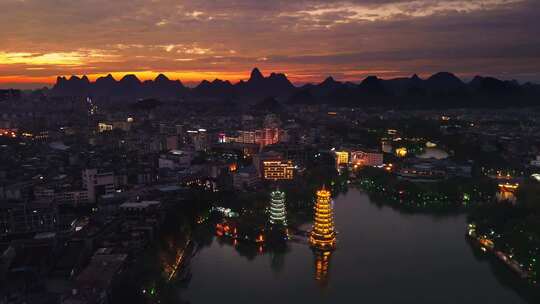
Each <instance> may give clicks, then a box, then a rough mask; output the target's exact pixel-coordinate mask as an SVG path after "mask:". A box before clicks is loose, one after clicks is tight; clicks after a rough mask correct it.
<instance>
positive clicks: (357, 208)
mask: <svg viewBox="0 0 540 304" xmlns="http://www.w3.org/2000/svg"><path fill="white" fill-rule="evenodd" d="M334 211H335V223H336V227H337V230H338V233H339V234H338V245H337V249H336V250H335V251H334V252H332V253H330V254H327V255H322V254H318V262H319V263H316V262H317V260H316V255H315V253H314V252H313V251H312V250H311V249H310V248H309V246H307V245H306V244H303V243H301V242H291V243H289V247H290V248H289V250H288V252H286V253H285V254H279V255H273V254H270V253H265V254H260V255H257V256H255V257H254V258H250V259H248V258H246V257H245V256H241V255H240V254H239V253H238V251H237V250H235V248H234V247H233V246H231V245H229V244H225V243H223V242H218V241H217V240H216V239H214V241H213V242H212V244H211V245H210V246H208V247H204V248H202V249H201V251H200V252H199V253H198V254H197V255H196V256H195V257H194V258H193V259H192V260H191V273H192V278H191V281H190V282H189V285H188V287H187V288H186V289H182V291H181V293H182V298H184V299H185V300H188V301H189V302H191V303H415V304H418V303H475V304H476V303H508V304H510V303H526V301H525V300H524V299H522V298H521V297H519V296H518V294H517V293H516V292H515V291H514V290H512V289H510V288H508V287H506V286H505V285H503V284H502V283H501V282H499V281H498V280H497V278H496V277H495V275H494V272H493V270H492V267H490V265H489V263H487V261H486V260H483V261H481V260H479V259H477V258H476V257H475V256H474V254H473V250H472V248H471V246H470V245H469V243H468V242H467V240H466V238H465V227H466V219H465V215H454V216H448V217H441V216H431V215H425V214H423V215H411V214H405V213H401V212H399V211H397V210H395V209H392V208H390V207H379V206H377V205H376V204H374V203H372V202H371V201H370V198H369V197H368V196H367V194H365V193H363V192H361V191H360V190H357V189H354V188H353V189H350V190H349V191H348V192H347V193H345V194H341V195H340V196H338V197H336V198H335V199H334ZM325 258H326V260H325ZM317 264H318V266H319V267H318V269H319V271H316V269H317V267H316V265H317ZM326 270H327V271H326ZM316 278H318V280H317V279H316Z"/></svg>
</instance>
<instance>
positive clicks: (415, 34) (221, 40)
mask: <svg viewBox="0 0 540 304" xmlns="http://www.w3.org/2000/svg"><path fill="white" fill-rule="evenodd" d="M0 10H2V11H5V12H9V14H7V15H6V16H5V18H2V19H1V20H0V26H1V27H2V29H3V31H2V33H1V34H0V41H2V44H1V45H0V86H1V87H6V86H15V87H17V86H31V85H32V84H47V85H52V84H53V83H54V82H55V80H56V77H57V76H59V75H67V76H71V75H85V74H86V75H89V77H90V78H91V79H93V78H97V77H99V76H103V75H107V74H108V73H111V74H113V75H115V78H116V77H121V76H123V75H124V74H135V75H137V77H138V78H140V79H141V80H147V79H152V78H154V77H155V76H156V75H157V74H159V73H163V74H165V75H167V77H169V78H170V79H180V80H181V81H182V82H183V83H186V84H191V85H194V84H197V83H199V82H200V81H202V80H205V79H206V80H209V81H211V80H213V79H215V78H219V79H223V80H229V81H231V82H237V81H239V80H241V79H244V80H245V79H247V78H248V77H249V72H250V71H251V69H252V68H253V67H259V68H261V70H263V72H265V74H268V73H270V72H278V73H285V74H287V75H288V77H289V79H290V80H291V81H292V82H293V83H296V84H301V83H308V82H312V83H313V82H320V81H322V80H323V79H325V78H326V77H327V76H333V77H334V78H335V79H338V80H341V81H360V80H362V79H363V78H364V77H365V76H368V75H377V76H379V77H381V78H393V77H404V76H410V75H413V74H418V75H422V76H424V77H425V76H428V75H431V74H434V73H436V72H440V71H449V72H452V73H455V74H456V75H461V77H472V76H474V75H477V74H479V75H486V76H494V77H498V78H502V79H517V80H519V81H522V82H524V81H535V82H538V81H540V55H539V54H540V36H539V35H537V33H536V29H537V28H540V24H539V20H540V10H539V9H538V6H537V3H536V1H534V0H475V1H466V0H453V1H443V0H388V1H382V2H381V1H375V0H354V1H348V0H336V1H331V2H328V1H323V0H301V1H294V2H291V1H284V0H276V1H271V2H267V1H265V2H261V1H256V0H238V1H234V2H231V1H225V0H216V1H212V2H208V1H202V0H194V1H187V0H156V1H152V2H148V1H146V0H130V1H127V0H115V1H111V0H92V1H90V0H80V1H64V2H62V5H58V2H56V1H53V0H25V1H20V0H4V1H0ZM501 23H504V26H497V25H498V24H501ZM66 25H68V26H66Z"/></svg>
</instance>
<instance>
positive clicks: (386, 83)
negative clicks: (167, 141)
mask: <svg viewBox="0 0 540 304" xmlns="http://www.w3.org/2000/svg"><path fill="white" fill-rule="evenodd" d="M539 92H540V86H539V85H537V84H531V83H526V84H523V85H522V84H519V83H518V82H517V81H515V80H499V79H497V78H494V77H488V76H476V77H474V78H473V79H472V80H471V81H469V82H465V81H463V80H461V79H460V78H459V77H457V76H456V75H455V74H453V73H450V72H438V73H435V74H433V75H431V76H430V77H427V78H425V79H423V78H421V77H419V76H418V75H417V74H414V75H412V76H411V77H400V78H392V79H381V78H379V77H377V76H376V75H370V76H367V77H366V78H364V79H363V80H361V81H360V82H359V83H351V82H342V81H337V80H335V79H334V78H333V77H332V76H328V77H327V78H326V79H324V80H323V81H322V82H320V83H316V84H311V83H309V84H305V85H303V86H295V85H294V84H293V83H292V82H291V81H290V80H289V79H288V78H287V76H286V75H285V74H283V73H270V74H269V75H268V76H264V74H263V73H262V72H261V71H260V70H259V69H258V68H254V69H253V70H252V71H251V73H250V77H249V79H248V80H246V81H244V80H241V81H239V82H237V83H234V84H233V83H231V82H230V81H228V80H221V79H214V80H213V81H211V82H210V81H208V80H203V81H201V82H200V83H199V84H198V85H197V86H195V87H193V88H189V87H186V86H184V84H183V83H182V82H181V81H180V80H171V79H169V78H168V77H167V76H166V75H165V74H159V75H158V76H157V77H156V78H155V79H154V80H146V81H141V80H139V79H138V78H137V76H136V75H133V74H126V75H124V76H123V77H122V78H121V79H120V80H116V79H115V78H114V77H113V76H112V75H111V74H108V75H107V76H102V77H99V78H97V79H96V80H95V81H94V82H91V81H89V79H88V77H87V76H82V77H78V76H71V77H69V78H68V77H63V76H62V77H57V82H56V84H55V85H54V87H53V88H52V90H51V95H53V96H59V97H63V96H64V97H65V96H88V95H90V96H95V97H107V98H111V99H122V98H123V99H132V98H164V99H178V98H195V99H198V98H199V99H200V98H203V99H217V100H224V99H235V98H236V99H254V100H258V101H260V100H262V99H264V98H268V97H275V98H278V99H279V100H281V101H290V102H291V103H293V104H302V103H303V104H317V103H332V104H336V105H358V104H370V103H375V104H393V103H406V104H407V103H415V101H414V100H416V103H429V101H430V100H433V99H439V100H441V99H442V100H449V99H454V100H456V101H457V102H465V100H466V99H467V100H468V99H486V98H495V97H496V99H500V98H502V97H505V98H516V99H518V100H522V99H531V98H533V97H536V98H538V97H539V94H540V93H539ZM458 99H461V100H462V101H459V100H458ZM533 99H534V98H533Z"/></svg>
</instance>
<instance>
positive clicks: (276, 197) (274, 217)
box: [270, 189, 287, 227]
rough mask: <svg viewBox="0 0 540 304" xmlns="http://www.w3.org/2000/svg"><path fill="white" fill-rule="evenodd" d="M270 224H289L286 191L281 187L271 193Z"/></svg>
mask: <svg viewBox="0 0 540 304" xmlns="http://www.w3.org/2000/svg"><path fill="white" fill-rule="evenodd" d="M270 224H272V225H281V226H284V227H286V226H287V216H286V211H285V192H283V191H279V189H278V190H276V191H272V193H270Z"/></svg>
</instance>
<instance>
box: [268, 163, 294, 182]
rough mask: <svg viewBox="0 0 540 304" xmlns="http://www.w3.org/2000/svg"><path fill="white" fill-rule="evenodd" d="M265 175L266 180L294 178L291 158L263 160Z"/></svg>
mask: <svg viewBox="0 0 540 304" xmlns="http://www.w3.org/2000/svg"><path fill="white" fill-rule="evenodd" d="M263 177H264V179H266V180H291V179H293V178H294V165H293V162H292V161H290V160H289V161H282V160H267V161H263Z"/></svg>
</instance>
